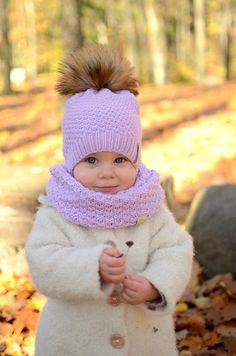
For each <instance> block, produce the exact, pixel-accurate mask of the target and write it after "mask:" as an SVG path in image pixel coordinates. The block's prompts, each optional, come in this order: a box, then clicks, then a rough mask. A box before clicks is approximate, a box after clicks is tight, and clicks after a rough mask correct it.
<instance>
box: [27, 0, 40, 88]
mask: <svg viewBox="0 0 236 356" xmlns="http://www.w3.org/2000/svg"><path fill="white" fill-rule="evenodd" d="M24 11H25V21H26V27H27V29H28V30H27V31H26V34H27V40H28V51H29V52H30V55H29V56H28V57H29V60H28V61H27V63H26V71H27V75H28V77H29V78H30V80H31V83H32V85H35V84H36V79H37V72H38V70H37V33H36V21H35V7H34V0H24Z"/></svg>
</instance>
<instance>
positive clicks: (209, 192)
mask: <svg viewBox="0 0 236 356" xmlns="http://www.w3.org/2000/svg"><path fill="white" fill-rule="evenodd" d="M186 229H187V230H188V231H189V233H190V234H191V235H192V236H193V238H194V245H195V250H196V258H197V260H198V261H199V262H200V264H201V265H202V267H203V268H204V273H205V275H206V277H212V276H214V275H216V274H219V273H228V272H231V273H233V274H234V275H235V276H236V263H235V262H236V185H235V184H222V185H212V186H210V187H207V188H205V189H203V190H201V191H200V192H199V193H198V194H197V195H196V196H195V198H194V200H193V202H192V204H191V208H190V211H189V215H188V217H187V220H186Z"/></svg>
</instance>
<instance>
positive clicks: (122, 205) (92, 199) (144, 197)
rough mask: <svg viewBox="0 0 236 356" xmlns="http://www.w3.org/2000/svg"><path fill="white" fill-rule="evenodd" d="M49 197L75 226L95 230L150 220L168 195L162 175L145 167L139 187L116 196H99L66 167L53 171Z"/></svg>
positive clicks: (141, 168) (138, 178) (140, 171)
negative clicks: (161, 182)
mask: <svg viewBox="0 0 236 356" xmlns="http://www.w3.org/2000/svg"><path fill="white" fill-rule="evenodd" d="M50 171H51V174H52V177H51V179H50V180H49V182H48V186H47V195H48V198H49V200H50V202H51V204H52V206H53V207H54V208H55V209H56V210H57V211H58V212H59V213H60V214H61V215H62V216H63V217H64V218H65V219H66V220H69V221H71V222H73V223H75V224H78V225H83V226H86V227H93V228H120V227H125V226H131V225H135V224H136V223H137V220H138V218H139V217H145V218H147V217H150V216H152V215H153V214H154V213H155V212H156V211H158V210H159V209H160V206H161V204H162V202H163V200H164V196H165V194H164V191H163V189H162V187H161V185H160V179H159V174H158V173H156V172H155V171H154V170H150V169H148V168H147V167H146V166H145V165H143V164H142V163H141V164H140V165H139V167H138V168H137V176H136V181H135V184H134V185H133V186H132V187H131V188H129V189H127V190H123V191H120V192H118V193H116V194H106V193H101V192H95V191H93V190H90V189H88V188H86V187H84V186H83V185H82V184H80V183H79V182H78V181H77V180H75V179H74V178H73V177H72V176H71V175H70V173H68V171H67V169H66V167H65V165H64V164H58V165H55V166H53V167H52V168H51V170H50Z"/></svg>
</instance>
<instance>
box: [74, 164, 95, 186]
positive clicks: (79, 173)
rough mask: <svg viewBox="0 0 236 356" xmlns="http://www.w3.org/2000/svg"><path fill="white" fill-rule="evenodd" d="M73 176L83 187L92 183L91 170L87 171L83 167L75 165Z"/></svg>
mask: <svg viewBox="0 0 236 356" xmlns="http://www.w3.org/2000/svg"><path fill="white" fill-rule="evenodd" d="M74 178H75V179H76V180H77V181H78V182H80V183H81V184H82V185H83V186H84V187H88V188H89V187H90V186H92V185H93V181H94V179H93V174H91V172H88V171H87V170H86V169H84V168H81V169H80V168H79V167H76V168H75V170H74Z"/></svg>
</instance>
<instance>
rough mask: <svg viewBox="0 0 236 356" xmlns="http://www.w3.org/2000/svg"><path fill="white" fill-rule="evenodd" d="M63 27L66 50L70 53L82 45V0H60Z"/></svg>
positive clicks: (63, 40)
mask: <svg viewBox="0 0 236 356" xmlns="http://www.w3.org/2000/svg"><path fill="white" fill-rule="evenodd" d="M60 3H61V28H62V42H63V48H64V52H65V53H68V52H71V51H73V50H74V49H76V48H78V47H80V46H82V44H83V36H82V30H81V23H80V19H81V0H68V1H64V0H60Z"/></svg>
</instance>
